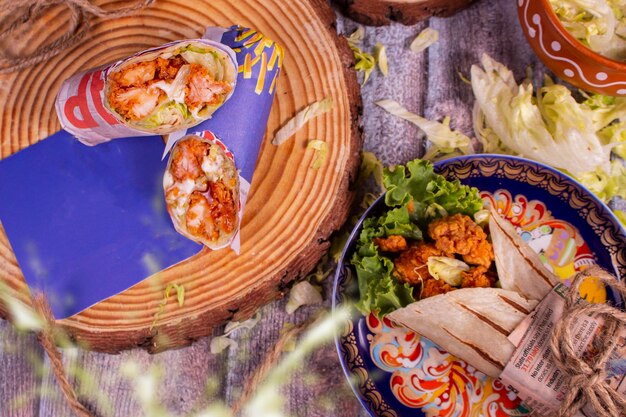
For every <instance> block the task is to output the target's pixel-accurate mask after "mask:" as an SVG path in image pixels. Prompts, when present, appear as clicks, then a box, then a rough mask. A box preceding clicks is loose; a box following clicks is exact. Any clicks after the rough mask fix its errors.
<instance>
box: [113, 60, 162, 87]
mask: <svg viewBox="0 0 626 417" xmlns="http://www.w3.org/2000/svg"><path fill="white" fill-rule="evenodd" d="M156 69H157V63H156V61H146V62H137V63H134V64H130V65H127V66H126V67H124V68H123V69H122V70H121V71H116V72H113V73H112V74H111V75H109V79H110V80H111V81H113V82H114V83H115V84H117V85H118V86H120V87H123V88H127V87H139V86H142V85H144V84H145V83H147V82H148V81H152V80H153V79H154V75H155V72H156Z"/></svg>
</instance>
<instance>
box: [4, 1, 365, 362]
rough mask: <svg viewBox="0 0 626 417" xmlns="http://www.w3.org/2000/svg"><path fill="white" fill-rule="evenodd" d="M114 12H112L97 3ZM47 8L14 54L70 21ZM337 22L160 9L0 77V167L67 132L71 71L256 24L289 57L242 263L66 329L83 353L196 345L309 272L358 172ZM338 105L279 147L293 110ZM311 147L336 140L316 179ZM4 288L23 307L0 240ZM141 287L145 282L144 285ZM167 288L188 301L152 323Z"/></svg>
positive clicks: (314, 12)
mask: <svg viewBox="0 0 626 417" xmlns="http://www.w3.org/2000/svg"><path fill="white" fill-rule="evenodd" d="M101 3H102V5H103V7H105V8H106V7H111V6H112V5H113V3H115V1H111V0H103V1H101ZM67 15H68V13H67V11H66V13H63V10H62V9H61V10H56V9H53V10H52V11H51V12H50V13H48V14H46V15H45V20H46V21H47V24H46V25H45V26H43V27H41V29H40V30H39V31H37V32H35V33H29V34H27V35H25V36H23V37H22V38H16V42H15V44H14V45H12V47H14V48H16V49H22V48H23V45H29V47H31V46H32V45H33V44H37V43H41V42H44V41H45V40H47V39H48V38H49V37H52V36H54V35H55V34H56V33H57V31H58V30H59V28H60V27H63V25H64V24H66V22H65V19H66V16H67ZM334 22H335V15H334V13H333V12H332V10H331V8H330V7H329V6H328V5H327V4H326V3H325V2H324V1H323V0H313V1H309V0H297V1H293V0H238V1H234V2H233V1H230V0H210V1H209V0H206V1H196V2H194V4H191V3H190V2H188V1H184V0H159V1H157V2H156V3H155V4H154V5H152V6H150V7H148V8H146V9H144V10H142V11H140V12H139V13H137V14H136V15H133V16H131V17H125V18H119V19H113V20H105V21H96V22H95V24H94V25H93V26H92V28H91V30H90V33H89V35H88V37H87V39H85V40H84V41H82V42H81V43H80V44H79V45H77V46H76V47H75V48H72V49H70V50H68V51H67V52H63V53H61V54H59V55H58V56H56V57H54V58H52V59H50V60H49V61H48V62H44V63H42V64H39V65H37V66H35V67H33V68H32V69H28V70H24V71H21V72H19V73H15V74H11V75H8V76H3V77H1V78H0V83H2V85H3V88H2V89H1V90H0V102H2V103H4V111H3V112H2V113H1V114H0V134H1V138H2V139H1V147H0V157H6V156H8V155H10V154H12V153H14V152H16V151H18V150H19V149H21V148H24V147H26V146H28V145H30V144H32V143H35V142H37V141H39V140H41V139H43V138H45V137H46V136H48V135H49V134H51V133H52V132H55V131H56V130H58V129H59V124H58V121H57V119H56V114H55V112H54V99H55V96H56V92H57V91H58V89H59V87H60V83H61V82H62V81H63V80H64V79H65V78H67V77H69V76H71V75H72V74H74V73H76V72H78V71H81V70H85V69H88V68H92V67H94V66H98V65H102V64H105V63H109V62H114V61H115V60H117V59H119V58H122V57H126V56H129V55H131V54H133V53H135V52H137V51H141V50H144V49H147V48H149V47H152V46H156V45H160V44H163V43H165V42H168V41H171V40H175V39H184V38H197V37H200V36H202V33H203V32H204V29H205V28H206V27H207V26H224V27H228V26H231V25H233V24H241V25H244V26H248V27H252V28H254V29H256V30H258V31H259V32H261V33H263V34H265V35H266V36H267V37H269V38H270V39H272V40H274V41H276V42H278V43H279V44H280V45H282V47H283V48H284V49H285V51H286V58H285V60H284V65H283V71H282V74H281V77H280V78H279V82H278V86H277V90H276V98H275V102H274V106H273V109H272V112H271V115H270V118H269V122H268V126H267V130H266V141H265V142H264V143H263V145H262V148H261V153H260V156H259V159H258V163H257V167H256V170H255V174H254V176H253V180H252V185H251V190H250V195H249V198H248V202H247V205H246V209H245V212H244V217H243V220H242V226H241V241H242V246H241V255H239V256H237V255H236V254H235V253H234V252H233V251H230V250H222V251H210V250H203V251H202V252H200V253H199V254H197V255H196V256H194V257H192V258H190V259H188V260H186V261H184V262H182V263H179V264H177V265H175V266H173V267H171V268H169V269H167V270H165V271H161V272H159V273H157V274H155V275H153V276H151V277H149V278H148V279H145V280H143V281H141V282H140V283H138V284H137V285H135V286H133V287H132V288H130V289H128V290H127V291H124V292H123V293H121V294H119V295H116V296H113V297H111V298H109V299H107V300H105V301H102V302H100V303H98V304H96V305H94V306H92V307H90V308H88V309H87V310H85V311H83V312H81V313H80V314H78V315H75V316H73V317H71V318H68V319H65V320H61V321H59V323H60V324H61V325H62V326H63V327H65V328H66V329H67V331H68V332H69V333H70V335H71V336H72V337H73V338H74V339H75V340H76V341H77V342H79V343H80V344H82V345H83V346H87V347H89V348H90V349H94V350H98V351H104V352H118V351H120V350H122V349H128V348H132V347H136V346H141V347H143V348H145V349H148V350H150V351H153V352H155V351H160V350H164V349H167V348H170V347H180V346H184V345H188V344H190V343H191V342H192V341H193V340H195V339H197V338H199V337H203V336H206V335H208V334H210V332H211V330H212V328H213V327H214V326H216V325H218V324H222V323H225V322H227V321H229V320H244V319H247V318H249V317H250V316H251V315H252V313H253V312H254V311H256V310H257V309H258V308H259V307H260V306H262V305H264V304H266V303H268V302H269V301H271V300H273V299H275V298H277V297H281V296H282V295H284V292H285V290H286V289H287V288H288V286H289V284H290V282H291V281H293V280H294V279H297V278H298V277H301V276H303V275H305V274H306V273H308V271H309V270H311V269H312V268H313V267H314V266H315V264H316V263H317V262H318V261H319V259H320V258H321V256H322V255H323V253H324V252H325V251H326V249H327V248H328V246H329V243H328V237H329V236H330V234H331V233H332V232H333V231H335V230H336V229H338V228H339V227H340V225H341V224H342V223H343V222H344V220H345V218H346V216H347V211H348V208H349V205H350V202H351V198H352V192H351V190H350V184H351V182H352V180H353V179H354V177H355V172H356V169H357V166H358V161H359V156H358V153H359V151H360V148H361V142H362V139H361V134H360V131H359V130H358V127H357V126H358V123H359V111H360V97H359V92H358V85H357V83H356V78H355V75H354V72H353V71H352V70H351V69H350V65H351V63H352V53H351V52H350V50H349V49H348V47H347V43H346V42H345V40H344V39H343V38H339V37H337V35H336V32H335V29H334ZM325 97H332V99H333V109H332V110H331V111H330V112H329V113H327V114H324V115H322V116H320V117H318V118H316V119H315V120H313V121H311V122H310V123H307V124H306V125H305V126H304V127H303V129H302V130H301V131H300V132H298V133H297V134H296V135H295V137H294V138H293V139H290V140H289V141H288V142H286V143H284V144H283V145H281V146H274V145H272V144H271V143H270V139H271V138H272V136H273V133H274V132H275V131H276V130H277V129H278V128H279V127H280V126H281V125H282V124H284V123H285V122H286V121H287V120H288V119H289V118H291V117H292V116H293V115H294V114H295V112H296V111H297V110H300V109H302V108H304V107H305V106H307V105H309V104H311V103H313V102H315V101H319V100H322V99H324V98H325ZM310 139H321V140H324V141H325V142H327V143H328V150H329V151H328V154H327V157H326V160H325V162H324V164H323V166H322V167H321V168H320V169H318V170H313V169H311V164H312V161H313V158H314V152H312V151H311V150H307V148H306V143H307V141H308V140H310ZM0 265H4V266H6V267H4V268H2V271H1V272H0V279H3V280H4V281H5V282H8V283H9V286H10V287H11V288H13V289H15V291H16V292H17V293H18V294H20V296H21V297H22V299H23V300H24V301H26V302H28V297H27V296H26V295H25V294H26V288H25V287H26V284H25V282H24V279H23V277H22V275H21V274H20V272H19V268H18V267H17V263H16V260H15V258H14V256H13V254H12V253H11V250H10V246H9V245H8V242H7V239H6V237H5V236H4V234H3V233H2V236H0ZM137 278H138V280H139V279H141V278H143V277H137ZM168 284H177V285H182V286H184V288H185V303H184V305H183V306H181V307H179V306H177V305H176V303H168V304H167V305H166V308H165V311H164V312H163V314H160V315H159V317H158V321H157V322H156V324H155V323H154V318H155V314H156V312H157V311H159V303H160V302H161V301H162V300H163V297H164V295H163V294H164V290H165V288H166V287H167V285H168Z"/></svg>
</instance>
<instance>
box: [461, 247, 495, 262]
mask: <svg viewBox="0 0 626 417" xmlns="http://www.w3.org/2000/svg"><path fill="white" fill-rule="evenodd" d="M494 259H495V256H494V253H493V247H492V246H491V243H489V242H488V241H486V240H480V241H478V242H477V243H476V245H474V247H472V249H471V250H470V253H468V254H467V255H463V260H464V261H465V262H466V263H468V264H470V265H480V266H483V267H485V268H489V267H490V266H491V262H493V260H494Z"/></svg>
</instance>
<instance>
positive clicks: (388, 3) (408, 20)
mask: <svg viewBox="0 0 626 417" xmlns="http://www.w3.org/2000/svg"><path fill="white" fill-rule="evenodd" d="M333 1H334V2H335V3H337V5H338V6H339V7H340V9H341V10H342V12H343V13H345V14H346V15H347V16H348V17H350V18H351V19H354V20H355V21H357V22H360V23H362V24H364V25H372V26H383V25H388V24H390V23H392V22H399V23H403V24H405V25H412V24H415V23H417V22H419V21H421V20H424V19H427V18H429V17H431V16H441V17H445V16H451V15H453V14H454V13H456V12H458V11H459V10H462V9H464V8H465V7H467V6H469V5H470V4H472V3H473V2H474V1H476V0H333Z"/></svg>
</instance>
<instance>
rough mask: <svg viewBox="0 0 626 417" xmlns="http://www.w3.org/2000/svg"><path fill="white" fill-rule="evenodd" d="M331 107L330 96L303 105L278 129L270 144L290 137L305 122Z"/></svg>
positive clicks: (331, 100)
mask: <svg viewBox="0 0 626 417" xmlns="http://www.w3.org/2000/svg"><path fill="white" fill-rule="evenodd" d="M332 108H333V99H332V97H326V98H325V99H324V100H321V101H317V102H315V103H313V104H311V105H309V106H307V107H305V108H304V109H302V110H301V111H299V112H298V113H296V115H295V116H294V117H293V118H291V119H290V120H289V121H288V122H287V123H285V124H284V125H283V127H281V128H280V129H278V131H277V132H276V135H274V140H272V144H273V145H280V144H282V143H283V142H285V141H286V140H287V139H289V138H290V137H292V136H293V135H294V134H295V133H296V132H297V131H298V130H300V129H301V128H302V126H304V124H305V123H306V122H308V121H309V120H311V119H313V118H315V117H317V116H319V115H322V114H324V113H327V112H329V111H330V110H331V109H332Z"/></svg>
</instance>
